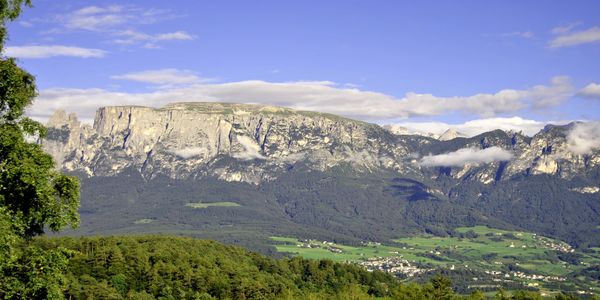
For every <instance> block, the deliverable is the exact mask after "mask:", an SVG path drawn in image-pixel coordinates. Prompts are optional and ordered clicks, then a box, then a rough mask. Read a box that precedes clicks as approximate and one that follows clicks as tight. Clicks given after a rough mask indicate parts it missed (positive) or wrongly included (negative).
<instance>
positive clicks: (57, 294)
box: [0, 0, 79, 299]
mask: <svg viewBox="0 0 600 300" xmlns="http://www.w3.org/2000/svg"><path fill="white" fill-rule="evenodd" d="M25 6H31V1H30V0H0V52H1V53H3V50H4V44H5V41H6V39H7V30H6V23H7V22H9V21H12V20H14V19H16V18H17V17H18V16H19V14H20V13H21V10H22V8H23V7H25ZM36 95H37V92H36V86H35V78H34V76H33V75H31V74H29V73H28V72H27V71H25V70H23V69H22V68H20V67H19V66H18V65H17V62H16V60H15V59H14V58H7V57H4V56H2V57H0V242H2V244H1V245H0V297H2V298H28V299H41V298H61V285H60V281H61V280H62V276H61V270H62V268H64V267H65V266H66V263H67V256H68V253H69V252H68V251H66V250H65V249H52V250H50V249H42V248H39V247H35V246H32V245H30V241H31V239H32V238H33V237H35V236H37V235H41V234H43V233H44V229H45V228H49V229H50V230H52V231H58V230H60V229H62V228H64V227H65V226H67V225H70V226H72V227H75V226H77V224H78V223H79V214H78V213H77V208H78V207H79V181H78V180H77V179H76V178H75V177H71V176H65V175H62V174H60V173H58V172H57V171H56V170H55V168H54V161H53V159H52V157H51V156H50V155H48V154H47V153H45V152H44V151H43V149H42V148H41V146H40V145H38V144H37V143H35V142H34V141H35V139H36V138H43V137H44V135H45V134H46V129H45V127H44V126H43V125H42V124H41V123H39V122H36V121H34V120H32V119H30V118H28V117H26V116H25V109H26V108H27V107H28V106H29V105H31V103H32V102H33V100H34V98H35V96H36Z"/></svg>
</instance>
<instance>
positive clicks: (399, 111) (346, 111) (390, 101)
mask: <svg viewBox="0 0 600 300" xmlns="http://www.w3.org/2000/svg"><path fill="white" fill-rule="evenodd" d="M163 71H164V70H163ZM153 72H154V73H153ZM153 72H139V73H132V74H125V75H118V77H120V78H122V79H125V78H127V79H131V80H138V81H146V82H150V81H155V82H158V81H160V80H158V79H157V77H159V76H156V75H165V72H156V71H153ZM169 72H172V73H173V74H175V76H173V77H170V78H171V80H176V81H177V80H181V79H180V76H178V75H180V72H179V71H176V70H173V69H171V70H170V71H169ZM167 73H168V72H167ZM183 73H185V71H183ZM173 74H171V75H173ZM151 75H152V76H151ZM175 78H177V79H175ZM163 79H164V78H163ZM191 79H192V78H191V77H188V79H184V81H185V80H191ZM572 90H573V88H572V86H571V84H570V83H569V80H568V78H566V77H555V78H553V79H552V81H551V84H550V85H538V86H534V87H532V88H530V89H526V90H512V89H505V90H501V91H498V92H497V93H494V94H483V93H481V94H476V95H472V96H461V97H459V96H456V97H438V96H434V95H431V94H417V93H407V94H406V95H405V96H404V97H402V98H395V97H392V96H389V95H386V94H383V93H378V92H372V91H364V90H360V89H357V88H348V87H345V86H343V85H338V84H336V83H333V82H329V81H297V82H267V81H261V80H248V81H238V82H227V83H196V84H190V85H188V86H177V87H172V88H167V89H165V88H161V89H158V90H156V91H153V92H147V93H125V92H113V91H108V90H104V89H69V88H54V89H47V90H42V91H40V96H39V97H38V99H37V101H36V102H35V103H34V105H33V107H32V108H31V109H30V111H29V113H30V115H31V116H33V117H36V118H38V119H41V120H43V119H46V118H48V117H49V116H50V115H51V114H52V113H53V112H54V111H55V110H56V109H59V108H65V107H69V109H70V110H71V111H74V112H76V113H77V114H78V115H79V116H80V117H81V118H82V119H90V118H92V117H93V116H94V112H95V110H96V109H97V108H98V107H100V106H110V105H141V106H152V107H160V106H164V105H165V104H168V103H172V102H235V103H249V104H268V105H278V106H286V107H291V108H295V109H300V110H310V111H319V112H328V113H332V114H336V115H341V116H346V117H350V118H356V119H362V120H367V121H368V120H385V119H399V118H409V117H417V116H437V115H443V114H447V113H451V112H459V113H463V114H466V115H477V116H483V117H493V116H496V115H498V114H504V113H515V112H517V111H520V110H523V109H537V108H547V107H553V106H555V105H557V104H559V103H562V102H563V101H564V100H565V99H567V98H568V97H569V96H571V95H572Z"/></svg>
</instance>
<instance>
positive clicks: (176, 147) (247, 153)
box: [43, 103, 411, 183]
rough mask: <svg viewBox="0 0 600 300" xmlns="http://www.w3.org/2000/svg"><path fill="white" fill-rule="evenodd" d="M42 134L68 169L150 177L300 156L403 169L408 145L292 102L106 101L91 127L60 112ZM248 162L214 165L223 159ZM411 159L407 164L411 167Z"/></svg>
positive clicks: (239, 174) (223, 174) (264, 173)
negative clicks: (152, 105) (297, 107)
mask: <svg viewBox="0 0 600 300" xmlns="http://www.w3.org/2000/svg"><path fill="white" fill-rule="evenodd" d="M48 126H49V127H50V135H49V136H48V139H47V140H45V141H44V142H43V144H44V147H45V149H46V150H47V151H49V152H50V153H51V154H52V155H53V156H54V157H55V159H56V160H57V161H58V163H59V164H60V165H61V166H62V167H63V168H64V169H65V170H69V171H76V170H79V171H84V172H85V173H87V174H88V175H90V176H109V175H115V174H117V173H119V172H122V171H123V170H124V169H127V168H135V169H137V170H139V171H140V173H142V174H143V175H144V176H145V177H153V176H156V175H158V174H163V175H167V176H169V177H172V178H187V177H190V176H210V175H214V176H217V177H219V178H221V179H224V180H228V181H246V182H252V183H259V182H261V181H264V180H269V178H271V177H272V176H273V175H272V174H273V173H274V172H273V171H274V170H280V169H285V168H288V167H289V166H292V165H293V164H294V163H296V162H298V161H303V162H306V163H308V164H309V165H310V166H311V167H312V168H314V169H319V170H323V169H326V168H329V167H331V166H334V165H337V164H339V163H348V164H351V165H353V166H355V167H356V168H357V169H364V170H369V169H372V168H393V169H397V170H403V164H402V162H403V159H402V158H403V157H407V156H408V154H409V153H408V150H407V148H406V147H402V146H401V145H398V144H396V143H394V140H395V139H394V137H393V135H392V134H390V133H388V132H387V131H385V130H383V129H382V128H380V127H379V126H377V125H373V124H368V123H363V122H359V121H355V120H350V119H345V118H341V117H337V116H333V115H328V114H320V113H313V112H303V111H295V110H291V109H287V108H281V107H273V106H259V105H242V104H224V103H176V104H172V105H168V106H166V107H164V108H159V109H155V108H147V107H131V106H121V107H103V108H100V109H99V110H98V111H97V113H96V118H95V120H94V125H93V128H90V127H89V126H86V125H81V124H80V123H79V122H78V121H77V120H76V117H75V116H74V115H68V116H67V115H66V114H65V113H64V112H63V111H59V112H57V113H56V114H55V115H54V116H53V117H52V119H51V120H50V122H49V124H48ZM226 158H230V159H235V160H236V161H238V162H250V163H248V164H244V168H243V170H238V169H239V166H238V165H233V164H230V165H224V166H218V167H217V166H214V164H215V163H216V162H217V161H219V160H221V159H226ZM410 167H411V166H407V168H410Z"/></svg>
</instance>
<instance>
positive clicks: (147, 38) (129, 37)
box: [113, 30, 194, 48]
mask: <svg viewBox="0 0 600 300" xmlns="http://www.w3.org/2000/svg"><path fill="white" fill-rule="evenodd" d="M115 35H116V36H119V38H117V39H114V40H113V42H114V43H116V44H121V45H133V44H139V43H145V45H144V46H145V47H146V48H155V47H157V45H156V43H158V42H162V41H189V40H193V39H194V36H192V35H191V34H189V33H187V32H185V31H176V32H168V33H160V34H155V35H151V34H146V33H141V32H138V31H134V30H125V31H120V32H117V33H115Z"/></svg>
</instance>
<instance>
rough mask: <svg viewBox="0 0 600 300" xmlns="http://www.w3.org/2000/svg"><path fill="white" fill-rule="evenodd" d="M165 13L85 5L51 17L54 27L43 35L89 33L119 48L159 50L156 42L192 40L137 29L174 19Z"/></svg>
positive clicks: (181, 33)
mask: <svg viewBox="0 0 600 300" xmlns="http://www.w3.org/2000/svg"><path fill="white" fill-rule="evenodd" d="M175 17H176V16H175V15H174V14H173V13H172V12H171V11H168V10H157V9H146V8H140V7H137V6H133V5H108V6H86V7H83V8H79V9H76V10H73V11H70V12H65V13H63V14H61V15H59V16H56V17H54V18H53V22H54V23H56V24H57V25H58V27H56V28H51V29H49V30H47V31H45V33H47V34H53V33H60V32H70V31H91V32H95V33H97V34H102V35H105V37H106V39H108V40H110V41H111V42H113V43H116V44H121V45H142V46H144V47H146V48H159V45H158V43H159V42H165V41H175V40H177V41H188V40H193V39H194V38H195V37H194V36H193V35H192V34H190V33H187V32H185V31H182V30H178V31H173V32H165V33H147V32H143V31H142V30H141V29H140V27H143V26H144V25H148V24H154V23H158V22H162V21H165V20H169V19H172V18H175Z"/></svg>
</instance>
